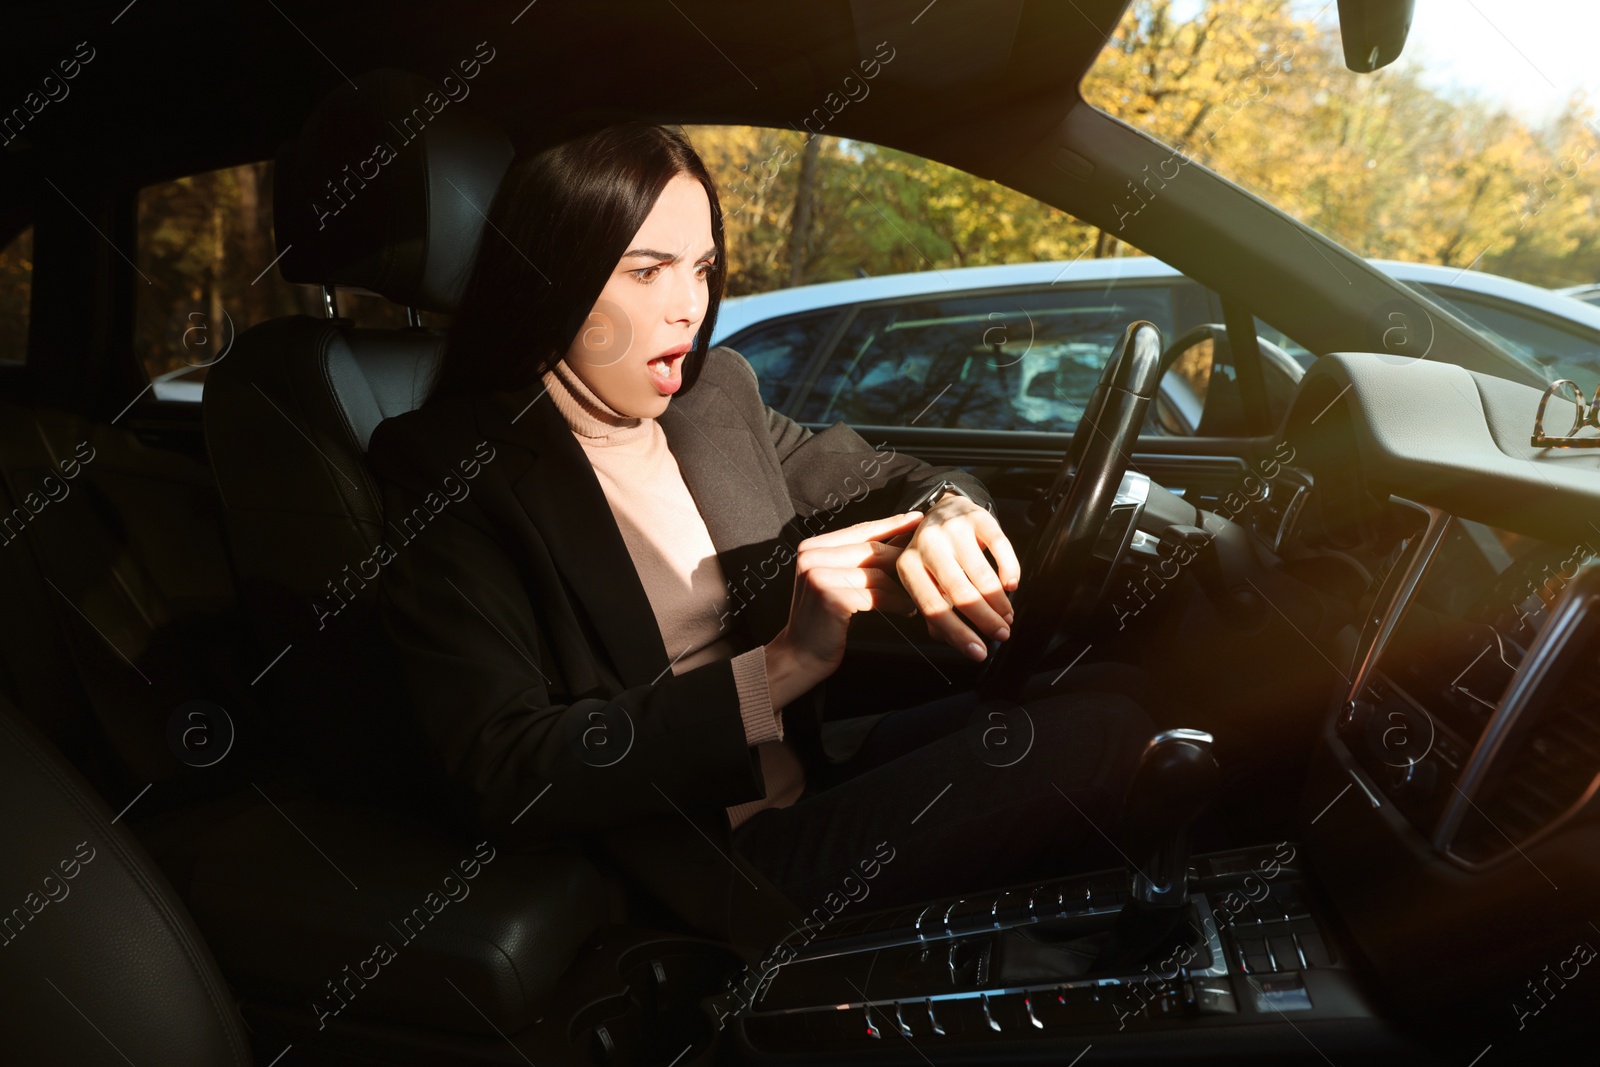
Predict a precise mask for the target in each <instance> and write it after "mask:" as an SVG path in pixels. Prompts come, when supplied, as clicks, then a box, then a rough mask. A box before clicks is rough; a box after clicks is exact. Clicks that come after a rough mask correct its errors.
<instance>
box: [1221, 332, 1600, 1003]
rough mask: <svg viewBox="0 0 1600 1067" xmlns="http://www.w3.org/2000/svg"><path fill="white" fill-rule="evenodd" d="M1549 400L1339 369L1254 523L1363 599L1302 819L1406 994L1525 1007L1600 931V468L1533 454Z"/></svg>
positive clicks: (1389, 978)
mask: <svg viewBox="0 0 1600 1067" xmlns="http://www.w3.org/2000/svg"><path fill="white" fill-rule="evenodd" d="M1539 398H1540V392H1539V391H1538V390H1535V389H1530V388H1528V387H1525V386H1522V385H1519V384H1516V383H1510V382H1503V381H1499V380H1497V379H1493V378H1490V377H1487V376H1483V375H1478V374H1475V373H1472V372H1468V371H1466V370H1463V369H1461V368H1458V367H1452V366H1448V365H1442V364H1440V365H1429V364H1426V363H1421V362H1418V361H1402V360H1394V359H1391V358H1388V357H1382V356H1377V355H1360V354H1335V355H1332V356H1327V357H1324V358H1323V359H1322V360H1319V361H1318V363H1317V364H1316V365H1315V366H1314V367H1313V369H1312V371H1311V372H1309V373H1308V375H1307V379H1306V381H1305V382H1303V383H1302V388H1301V392H1300V394H1299V396H1298V397H1297V399H1296V403H1295V406H1294V408H1293V409H1292V410H1291V412H1290V415H1289V419H1288V422H1287V424H1286V427H1285V440H1286V441H1288V442H1292V444H1293V446H1294V448H1295V453H1296V455H1295V461H1294V465H1293V467H1292V468H1289V469H1285V470H1284V471H1283V472H1282V473H1281V474H1280V475H1279V476H1278V477H1277V478H1275V479H1274V480H1273V488H1272V493H1271V496H1270V497H1269V501H1268V502H1267V506H1264V507H1262V508H1260V509H1258V511H1257V513H1256V515H1255V516H1254V517H1253V521H1254V524H1255V533H1256V535H1257V538H1258V540H1261V541H1264V542H1266V543H1267V544H1269V545H1271V546H1272V547H1273V548H1274V550H1275V552H1276V553H1277V554H1278V556H1279V557H1280V558H1281V559H1283V560H1284V561H1285V565H1287V566H1296V567H1300V568H1301V569H1302V570H1305V569H1307V568H1314V567H1315V566H1318V565H1320V566H1322V567H1323V568H1324V570H1323V572H1322V573H1329V571H1328V570H1327V567H1328V565H1329V563H1330V561H1332V562H1334V563H1336V564H1337V566H1335V567H1334V568H1333V572H1336V573H1338V574H1340V575H1342V576H1343V577H1342V582H1334V583H1332V584H1333V585H1336V586H1339V587H1340V589H1341V591H1342V594H1343V595H1344V597H1345V598H1346V599H1347V600H1348V602H1349V603H1350V604H1351V605H1352V608H1353V610H1352V611H1351V612H1350V617H1351V620H1352V621H1351V623H1350V624H1349V625H1348V626H1347V627H1346V628H1345V632H1344V633H1343V635H1342V636H1343V645H1342V647H1341V650H1340V651H1341V654H1342V656H1343V659H1344V663H1345V664H1346V669H1345V671H1344V672H1343V675H1344V677H1343V680H1342V681H1341V682H1340V683H1339V688H1338V691H1337V692H1336V693H1332V694H1329V698H1328V702H1327V706H1326V710H1325V720H1324V728H1323V730H1322V732H1321V734H1320V738H1319V741H1318V743H1317V746H1316V751H1315V752H1314V753H1313V755H1312V758H1311V768H1310V771H1309V773H1308V776H1307V781H1306V786H1305V792H1304V796H1303V798H1302V805H1301V808H1302V820H1301V821H1302V824H1303V825H1305V826H1306V839H1307V843H1308V845H1309V847H1310V849H1311V852H1312V857H1313V861H1314V866H1315V868H1316V870H1317V872H1318V874H1319V876H1320V882H1321V884H1322V885H1323V887H1324V889H1325V890H1326V891H1327V892H1328V893H1329V895H1330V898H1331V899H1332V901H1333V903H1334V905H1335V907H1336V909H1337V911H1338V912H1339V914H1340V916H1341V919H1342V920H1343V921H1344V922H1345V923H1346V924H1347V927H1348V930H1349V933H1350V936H1351V937H1352V938H1353V939H1354V940H1355V942H1356V943H1357V944H1359V946H1360V949H1361V951H1362V952H1363V953H1364V954H1365V955H1366V956H1367V957H1368V959H1369V960H1370V961H1371V962H1372V964H1373V965H1374V966H1375V967H1376V968H1377V970H1378V971H1379V972H1380V973H1381V977H1382V979H1383V980H1384V984H1385V986H1387V987H1388V988H1389V989H1390V990H1391V991H1397V995H1398V996H1400V997H1401V998H1402V999H1415V1000H1417V1001H1418V1002H1421V1003H1426V1002H1433V1003H1443V1002H1444V1001H1446V1000H1448V999H1449V998H1451V997H1453V996H1462V995H1467V996H1480V997H1481V996H1482V995H1483V994H1484V992H1485V990H1489V989H1497V990H1500V991H1501V992H1503V993H1507V994H1508V995H1509V992H1508V991H1510V990H1513V989H1514V987H1515V986H1516V985H1517V984H1518V983H1519V980H1520V979H1522V978H1526V977H1527V974H1532V973H1535V972H1537V971H1538V969H1539V965H1540V963H1541V962H1543V961H1545V960H1546V959H1548V958H1552V953H1558V952H1559V951H1560V950H1561V946H1563V945H1565V946H1566V949H1567V950H1569V951H1570V946H1571V944H1572V942H1573V940H1574V939H1577V938H1580V937H1592V936H1594V932H1595V928H1594V927H1592V926H1590V925H1589V920H1590V919H1591V918H1592V916H1593V915H1594V914H1596V911H1595V909H1596V906H1597V905H1600V805H1596V804H1595V803H1594V801H1595V794H1596V792H1597V790H1600V527H1597V526H1596V525H1594V524H1593V523H1592V522H1590V521H1589V520H1588V517H1589V516H1600V454H1597V452H1596V451H1591V450H1588V449H1571V450H1553V449H1548V450H1540V449H1534V448H1532V447H1531V446H1530V445H1529V443H1528V442H1529V436H1530V431H1531V427H1532V421H1533V412H1534V410H1535V408H1536V407H1537V405H1538V402H1539ZM1565 414H1566V413H1565V412H1563V413H1560V414H1559V415H1557V416H1556V417H1555V421H1557V422H1560V423H1562V424H1564V417H1565ZM1523 970H1526V971H1527V974H1523V973H1522V971H1523Z"/></svg>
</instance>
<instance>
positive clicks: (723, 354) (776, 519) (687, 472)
mask: <svg viewBox="0 0 1600 1067" xmlns="http://www.w3.org/2000/svg"><path fill="white" fill-rule="evenodd" d="M660 421H661V427H662V430H663V431H664V432H665V434H666V438H667V442H668V446H669V447H670V448H671V450H672V453H673V455H674V457H675V458H676V459H677V461H678V465H679V468H680V469H681V470H682V472H683V479H684V482H685V484H686V485H687V486H688V488H689V491H690V493H691V495H692V496H693V497H694V500H695V503H696V504H697V505H698V506H699V509H700V514H701V515H702V516H703V517H704V519H705V523H706V528H707V530H708V532H709V533H710V536H711V541H712V543H713V544H714V545H715V546H716V549H717V555H718V558H719V560H720V561H721V564H722V568H723V572H724V574H725V576H726V578H727V580H728V583H729V586H730V600H729V607H730V609H731V610H730V611H729V613H728V615H727V616H725V617H724V619H723V623H724V625H725V626H727V627H729V629H730V633H731V635H732V640H733V642H734V645H735V647H736V648H737V649H738V650H740V651H743V650H746V649H749V648H753V647H755V646H757V645H760V644H764V643H766V642H767V641H770V640H771V639H772V638H773V637H774V636H776V634H777V633H778V631H779V630H780V629H782V627H783V626H784V624H785V623H786V622H787V620H788V611H789V602H790V599H791V597H792V593H793V584H794V567H793V546H795V545H797V544H798V543H799V541H800V540H802V539H803V538H805V537H807V536H811V535H812V534H814V533H817V532H820V531H821V530H822V529H824V528H831V527H834V526H837V525H840V524H844V523H847V522H859V521H862V520H864V519H866V518H871V517H877V516H883V515H891V514H894V513H896V512H898V511H902V510H904V509H905V507H906V505H908V504H910V503H911V502H913V501H914V500H915V499H916V498H917V497H918V496H919V495H921V494H922V493H923V492H924V491H926V489H928V488H929V487H930V486H932V485H933V484H935V483H937V482H938V481H939V480H940V479H942V478H949V479H950V480H951V481H954V482H956V483H958V484H959V485H961V487H962V488H963V489H964V490H966V491H967V492H969V493H970V494H971V495H972V496H973V497H974V498H975V499H977V500H979V501H980V502H985V503H986V502H987V501H988V499H989V498H988V494H987V492H986V490H985V489H984V487H983V485H982V484H981V483H980V482H978V480H977V479H976V478H974V477H973V476H971V475H970V474H967V473H966V472H964V471H961V470H960V469H958V468H951V467H932V466H929V465H928V464H926V463H923V462H921V461H919V460H916V459H912V458H911V457H909V456H903V455H897V454H895V453H894V451H893V449H891V448H889V447H888V446H886V445H885V446H881V447H879V448H877V449H874V448H873V446H871V445H869V444H868V443H867V442H866V441H865V440H863V439H862V438H861V436H860V435H858V434H857V433H856V432H855V431H854V430H852V429H850V428H849V427H848V426H846V425H844V424H843V423H837V424H835V425H833V426H831V427H829V428H828V429H827V430H825V431H823V432H821V433H815V434H814V433H812V432H811V431H810V430H808V429H806V428H805V427H802V426H800V425H799V424H798V423H796V422H794V421H793V420H791V419H789V418H787V417H785V416H783V415H781V414H779V413H778V412H775V411H773V410H772V409H771V408H768V407H767V406H766V405H765V404H764V403H763V402H762V400H761V394H760V392H759V389H758V387H757V381H756V376H755V372H754V371H753V370H752V369H751V367H750V364H749V363H748V362H746V361H745V359H744V357H742V356H740V355H739V354H738V353H737V352H735V351H733V350H732V349H729V348H716V349H712V350H711V351H710V352H709V353H708V355H707V357H706V361H705V364H704V366H703V367H702V369H701V374H700V377H699V380H698V381H697V382H696V384H695V385H694V387H693V388H692V389H690V390H689V391H688V392H686V393H684V394H681V395H680V396H678V397H677V398H675V399H674V400H673V401H672V403H671V404H670V405H669V406H668V408H667V410H666V412H665V413H664V414H663V415H662V416H661V418H660ZM368 458H369V460H370V462H371V466H372V469H373V471H374V472H375V473H376V474H377V475H378V477H379V478H380V479H381V480H382V482H383V485H384V508H385V519H386V530H387V531H388V534H389V540H387V541H386V542H385V544H386V546H387V547H388V548H389V551H388V552H384V551H383V550H382V549H380V555H379V562H380V563H381V564H382V579H381V586H382V595H381V605H382V608H381V610H382V614H383V619H384V627H385V630H386V631H387V633H388V635H389V637H390V639H391V640H392V641H393V643H394V646H395V648H396V650H397V651H398V653H399V660H400V662H401V664H402V668H401V669H402V672H403V674H404V680H405V683H406V688H407V690H408V692H409V695H410V699H411V702H412V706H413V707H412V710H413V712H414V714H415V716H416V718H417V722H418V723H419V725H420V727H421V729H422V732H423V734H424V735H425V737H426V739H427V742H428V744H429V746H430V748H431V749H432V752H433V754H434V756H435V757H436V759H437V762H438V765H439V767H440V769H441V770H442V772H443V774H444V776H445V777H446V779H447V780H448V781H449V782H450V783H451V785H452V787H453V788H454V789H455V790H456V791H457V793H458V796H459V798H460V800H461V801H462V807H463V808H464V809H465V812H464V814H466V815H467V816H468V817H469V818H470V819H471V820H472V822H473V823H474V826H473V829H474V831H475V832H480V833H483V834H485V835H487V836H489V837H491V838H493V839H495V840H496V841H497V842H500V843H502V844H503V845H504V846H505V847H508V848H513V849H516V848H524V849H532V848H538V847H541V846H544V845H546V844H549V843H551V842H554V841H559V840H563V839H566V840H571V839H572V838H573V837H574V836H577V837H580V838H586V839H587V840H588V842H589V843H590V844H594V843H599V844H600V845H601V846H602V847H603V848H604V849H605V851H606V852H608V853H609V854H610V855H611V856H613V857H614V858H615V859H617V860H618V861H619V862H620V863H621V864H622V866H623V867H624V868H625V869H626V870H628V871H629V872H631V873H632V874H633V875H634V876H635V877H637V878H638V879H639V880H640V881H642V882H643V883H644V884H645V885H646V886H647V887H648V888H649V889H650V890H651V891H652V892H654V893H656V894H657V895H658V896H660V897H661V898H662V899H664V900H665V901H666V902H667V903H668V904H669V905H671V906H672V907H674V908H675V910H677V911H678V912H679V913H680V914H681V915H683V917H684V918H685V919H687V920H688V921H689V922H690V923H691V924H693V925H694V926H696V927H697V928H699V929H701V930H702V931H704V932H706V933H707V934H710V935H712V936H716V937H719V938H725V939H729V940H734V941H736V942H738V941H739V939H740V938H741V937H743V938H746V941H745V942H744V943H747V944H765V943H769V942H770V940H771V939H773V938H775V936H777V935H778V934H781V933H782V932H784V931H785V929H786V924H787V922H788V921H792V920H793V918H794V915H795V914H796V912H795V910H794V906H793V904H792V902H789V901H787V900H786V899H784V898H783V897H782V895H781V894H779V893H778V892H777V890H776V889H774V888H773V887H772V886H771V885H770V883H768V882H767V881H766V879H764V878H762V877H761V876H760V874H759V872H757V871H756V870H755V869H754V868H753V867H751V866H750V865H749V864H748V862H746V861H744V860H743V858H742V857H739V856H738V855H737V853H736V852H735V851H734V850H733V848H732V846H731V844H730V841H729V823H728V819H727V816H726V813H725V811H724V809H725V808H726V807H728V806H730V805H734V804H740V803H743V802H745V801H749V800H755V799H757V798H759V797H762V796H764V795H765V794H766V789H765V784H764V782H763V780H762V774H761V764H760V761H759V759H758V758H757V756H756V751H755V749H754V748H752V747H750V746H749V745H747V744H746V743H745V738H744V727H743V723H742V721H741V719H740V716H739V706H738V696H737V693H736V691H735V688H734V681H733V670H732V667H731V665H730V664H729V663H728V661H726V660H722V661H719V662H714V663H707V664H704V665H702V666H699V667H696V668H694V669H692V670H689V671H686V672H684V673H683V674H681V675H676V676H675V675H673V674H672V672H671V669H670V668H671V661H670V660H669V658H668V655H667V652H666V649H665V647H664V646H663V644H662V641H661V633H660V630H659V629H658V627H657V624H656V620H655V616H654V614H653V613H652V611H651V608H650V603H649V601H648V599H647V598H646V595H645V592H644V588H643V586H642V585H641V584H640V582H639V577H638V574H637V572H636V570H635V569H634V567H633V564H632V560H631V558H630V556H629V554H628V549H627V546H626V544H625V543H624V542H623V539H622V535H621V532H620V531H619V530H618V528H617V525H616V521H615V519H614V518H613V516H612V514H611V508H610V505H609V504H608V503H607V501H606V498H605V494H604V491H603V490H602V489H601V487H600V484H599V481H598V480H597V479H596V477H595V474H594V470H593V468H592V467H591V466H590V464H589V461H588V458H587V457H586V456H585V454H584V452H583V449H582V447H581V446H580V445H579V443H578V441H577V440H576V438H575V437H574V436H573V434H572V432H571V430H570V429H569V428H568V426H567V424H566V422H565V420H564V419H563V418H562V416H561V414H560V412H559V411H557V410H556V408H555V405H554V403H553V402H552V401H551V400H550V399H549V398H548V397H545V396H543V385H542V383H540V384H537V385H534V386H531V387H529V388H526V389H522V390H519V391H516V392H510V393H492V394H482V395H475V396H457V397H450V398H446V399H442V400H440V401H439V402H437V403H434V404H430V405H428V406H427V407H425V408H423V409H420V410H417V411H412V412H407V413H406V414H403V415H399V416H396V417H394V418H391V419H387V420H385V421H384V422H383V423H381V424H380V425H379V426H378V428H377V429H376V430H375V431H374V433H373V435H372V439H371V444H370V447H369V454H368ZM385 556H387V557H388V558H384V557H385ZM815 696H816V694H815V693H813V694H810V695H808V698H805V699H801V700H797V701H795V702H794V703H792V704H791V705H789V706H788V707H787V708H785V709H784V712H783V715H784V731H785V736H786V738H788V739H789V740H790V741H791V742H792V743H793V744H794V745H795V746H796V748H797V749H798V751H799V753H800V755H801V758H802V760H803V761H804V762H805V763H806V765H807V769H808V771H810V772H812V773H815V770H816V768H818V767H819V766H820V764H821V761H822V760H823V758H824V757H823V754H822V748H821V741H820V731H819V726H820V722H819V720H820V701H819V700H817V699H815Z"/></svg>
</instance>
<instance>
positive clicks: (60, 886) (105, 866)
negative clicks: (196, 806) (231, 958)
mask: <svg viewBox="0 0 1600 1067" xmlns="http://www.w3.org/2000/svg"><path fill="white" fill-rule="evenodd" d="M0 811H4V812H5V813H6V818H5V820H4V822H3V823H0V931H3V932H0V1062H4V1063H8V1064H10V1063H15V1064H28V1065H30V1067H45V1065H52V1064H62V1065H68V1064H70V1065H72V1067H85V1065H96V1064H119V1065H120V1064H126V1063H137V1064H147V1063H148V1064H165V1065H172V1067H183V1065H189V1064H193V1065H195V1067H225V1065H245V1064H249V1063H250V1062H251V1058H250V1050H249V1048H248V1046H247V1044H246V1042H245V1038H244V1032H243V1027H242V1025H241V1022H240V1019H239V1014H238V1010H237V1008H236V1007H235V1004H234V1000H233V996H232V994H231V993H230V992H229V990H228V987H227V985H226V984H225V983H224V981H223V979H222V975H221V974H220V972H219V971H218V969H217V965H216V962H215V960H214V959H213V958H212V955H211V952H210V950H209V949H208V948H207V947H206V944H205V942H204V941H202V940H201V937H200V934H199V931H198V930H196V929H195V925H194V923H193V921H192V920H191V919H190V918H189V916H188V914H187V912H186V911H185V910H184V907H183V905H182V904H181V903H180V902H179V900H178V898H177V895H176V894H175V893H174V892H173V890H172V887H171V886H170V885H168V884H167V882H166V880H165V879H164V878H163V877H162V876H161V874H160V873H159V870H158V869H157V867H156V865H155V862H154V861H153V860H152V859H151V858H150V857H149V855H148V854H146V852H145V851H144V849H143V848H142V847H141V846H140V845H139V843H138V842H137V841H136V840H134V838H133V836H132V835H131V834H130V833H128V831H127V830H126V829H124V828H123V827H122V826H120V825H116V824H113V823H112V821H111V820H112V818H113V813H112V812H111V811H110V810H109V809H108V808H107V807H106V805H105V803H104V802H103V801H102V800H101V799H100V798H99V797H98V796H97V795H96V794H95V793H94V792H93V791H92V790H91V789H90V788H89V787H88V785H87V784H86V783H85V782H84V781H83V779H82V778H81V777H79V775H78V774H77V772H76V771H74V770H73V769H72V767H71V766H70V765H69V764H68V763H67V762H66V760H65V759H63V758H62V757H61V755H60V754H59V753H58V752H56V751H55V749H54V748H53V747H52V746H51V745H50V743H49V742H48V741H46V740H45V739H44V737H43V735H41V734H40V733H39V732H38V731H37V730H36V729H34V728H33V727H32V726H31V725H29V724H27V723H26V722H24V721H23V720H22V719H21V717H20V716H19V715H17V714H16V713H15V711H14V710H13V709H12V708H10V707H3V706H0Z"/></svg>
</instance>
